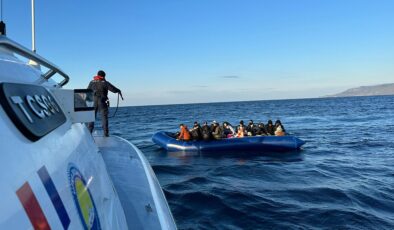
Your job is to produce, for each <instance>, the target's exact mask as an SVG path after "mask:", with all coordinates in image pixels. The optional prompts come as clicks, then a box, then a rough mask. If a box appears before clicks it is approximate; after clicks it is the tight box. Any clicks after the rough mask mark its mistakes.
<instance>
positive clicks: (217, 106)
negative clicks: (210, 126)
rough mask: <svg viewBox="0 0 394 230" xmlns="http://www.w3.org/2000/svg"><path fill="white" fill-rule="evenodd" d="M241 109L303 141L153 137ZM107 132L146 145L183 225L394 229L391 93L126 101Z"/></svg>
mask: <svg viewBox="0 0 394 230" xmlns="http://www.w3.org/2000/svg"><path fill="white" fill-rule="evenodd" d="M113 111H114V110H113V109H112V110H111V112H113ZM241 119H243V120H244V121H245V122H247V121H248V120H249V119H253V120H254V121H255V122H260V121H263V122H264V123H266V122H267V120H268V119H272V120H274V121H275V120H276V119H280V120H281V121H282V123H283V124H284V126H285V128H286V130H287V131H288V132H290V133H292V134H294V135H296V136H297V137H299V138H300V139H303V140H305V141H307V144H306V145H304V148H303V150H302V151H301V152H288V153H272V152H268V153H267V152H255V153H239V154H223V153H221V154H209V155H205V154H186V153H166V152H165V151H164V150H162V149H160V148H159V147H157V146H156V145H155V144H153V143H152V141H151V137H152V135H153V134H154V133H155V132H156V131H159V130H169V131H176V130H177V128H178V125H179V124H180V123H186V124H187V125H188V126H189V127H190V126H192V122H194V121H196V120H197V121H199V122H202V121H209V122H211V121H213V120H217V121H220V122H223V121H229V122H230V123H232V124H237V123H238V122H239V120H241ZM97 125H99V123H98V124H97ZM110 132H111V134H112V135H119V136H121V137H123V138H125V139H127V140H129V141H131V142H132V143H133V144H135V145H136V146H137V147H139V148H140V149H141V150H142V151H143V152H144V154H145V156H146V157H147V159H148V160H149V162H150V163H151V165H152V167H153V169H154V171H155V173H156V175H157V177H158V179H159V181H160V184H161V185H162V187H163V189H164V192H165V195H166V197H167V199H168V202H169V205H170V208H171V210H172V212H173V215H174V218H175V220H176V222H177V224H178V227H179V228H180V229H394V97H393V96H380V97H352V98H324V99H304V100H279V101H253V102H233V103H211V104H189V105H166V106H142V107H122V108H119V110H118V112H117V115H116V117H114V118H112V119H111V120H110Z"/></svg>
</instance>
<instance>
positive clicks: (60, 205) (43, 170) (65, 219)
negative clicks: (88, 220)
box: [37, 166, 70, 229]
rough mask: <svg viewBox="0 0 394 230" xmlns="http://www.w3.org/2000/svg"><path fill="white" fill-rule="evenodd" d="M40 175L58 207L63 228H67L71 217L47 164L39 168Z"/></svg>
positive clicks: (54, 204) (55, 205) (56, 207)
mask: <svg viewBox="0 0 394 230" xmlns="http://www.w3.org/2000/svg"><path fill="white" fill-rule="evenodd" d="M37 173H38V176H39V177H40V179H41V182H42V183H43V184H44V187H45V190H46V191H47V193H48V196H49V197H50V198H51V201H52V204H53V206H54V207H55V209H56V212H57V215H58V216H59V219H60V221H61V222H62V225H63V229H67V228H68V226H69V225H70V217H69V216H68V214H67V211H66V209H65V208H64V204H63V202H62V199H61V198H60V196H59V193H58V192H57V190H56V187H55V184H54V183H53V181H52V179H51V177H50V175H49V173H48V171H47V169H46V167H45V166H43V167H42V168H40V170H38V172H37Z"/></svg>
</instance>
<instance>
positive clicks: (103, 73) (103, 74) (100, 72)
mask: <svg viewBox="0 0 394 230" xmlns="http://www.w3.org/2000/svg"><path fill="white" fill-rule="evenodd" d="M97 75H98V76H102V77H105V72H104V71H103V70H99V71H98V72H97Z"/></svg>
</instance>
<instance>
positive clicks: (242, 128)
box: [235, 124, 245, 137]
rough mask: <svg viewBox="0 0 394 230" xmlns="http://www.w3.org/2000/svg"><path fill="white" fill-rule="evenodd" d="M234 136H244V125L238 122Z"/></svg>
mask: <svg viewBox="0 0 394 230" xmlns="http://www.w3.org/2000/svg"><path fill="white" fill-rule="evenodd" d="M235 136H236V137H244V136H245V126H243V125H242V124H240V125H239V127H238V132H237V134H236V135H235Z"/></svg>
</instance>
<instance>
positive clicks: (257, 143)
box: [152, 131, 305, 152]
mask: <svg viewBox="0 0 394 230" xmlns="http://www.w3.org/2000/svg"><path fill="white" fill-rule="evenodd" d="M152 141H153V142H154V143H156V144H157V145H159V146H160V147H162V148H164V149H166V150H167V151H199V152H211V151H243V150H260V151H261V150H264V151H289V150H298V149H300V148H301V146H302V145H304V144H305V141H303V140H301V139H299V138H297V137H295V136H251V137H243V138H223V139H220V140H209V141H205V140H194V141H182V140H177V139H176V134H174V133H171V132H164V131H160V132H157V133H155V134H154V135H153V137H152Z"/></svg>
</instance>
